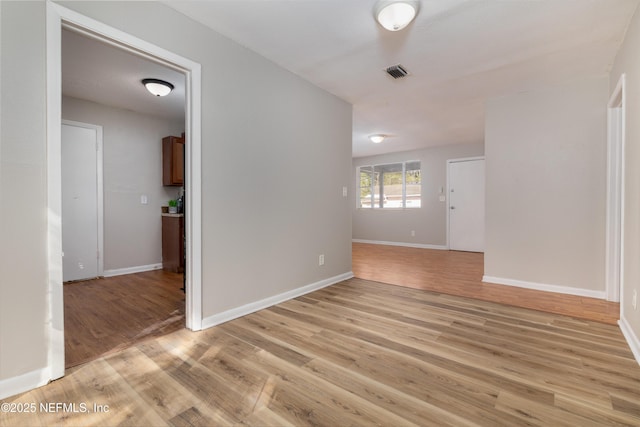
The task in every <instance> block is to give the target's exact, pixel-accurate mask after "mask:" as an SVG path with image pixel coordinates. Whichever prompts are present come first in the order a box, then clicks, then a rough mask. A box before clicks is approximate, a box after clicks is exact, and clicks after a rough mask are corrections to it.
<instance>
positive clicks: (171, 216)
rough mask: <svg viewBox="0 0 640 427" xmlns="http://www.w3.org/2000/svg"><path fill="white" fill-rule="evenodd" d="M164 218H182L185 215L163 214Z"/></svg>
mask: <svg viewBox="0 0 640 427" xmlns="http://www.w3.org/2000/svg"><path fill="white" fill-rule="evenodd" d="M162 216H168V217H170V218H182V217H183V216H184V214H178V213H175V214H172V213H164V212H163V213H162Z"/></svg>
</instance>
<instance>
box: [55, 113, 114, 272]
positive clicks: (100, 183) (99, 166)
mask: <svg viewBox="0 0 640 427" xmlns="http://www.w3.org/2000/svg"><path fill="white" fill-rule="evenodd" d="M62 124H63V125H67V126H75V127H79V128H84V129H91V130H94V131H95V132H96V144H97V147H96V205H97V206H96V208H97V209H98V224H97V227H98V230H97V232H98V276H99V277H102V276H104V172H103V171H104V169H103V152H104V147H103V145H102V126H100V125H93V124H90V123H82V122H76V121H73V120H64V119H63V120H62ZM60 142H61V143H62V141H60ZM60 160H62V157H60ZM60 188H61V189H62V183H61V185H60ZM60 214H61V215H60V221H62V215H64V212H62V211H61V212H60Z"/></svg>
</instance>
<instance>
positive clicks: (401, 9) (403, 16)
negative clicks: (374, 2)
mask: <svg viewBox="0 0 640 427" xmlns="http://www.w3.org/2000/svg"><path fill="white" fill-rule="evenodd" d="M415 16H416V7H415V6H414V5H413V4H411V3H406V2H403V1H397V2H393V3H389V2H384V3H382V4H381V5H380V9H379V10H378V13H377V14H376V19H377V20H378V23H379V24H380V25H382V26H383V27H384V28H385V29H387V30H389V31H400V30H402V29H403V28H404V27H406V26H407V25H409V23H410V22H411V21H413V18H415Z"/></svg>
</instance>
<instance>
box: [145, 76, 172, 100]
mask: <svg viewBox="0 0 640 427" xmlns="http://www.w3.org/2000/svg"><path fill="white" fill-rule="evenodd" d="M142 84H143V85H144V87H146V88H147V90H148V91H149V92H151V93H152V94H153V95H155V96H167V95H169V93H171V91H172V90H173V85H172V84H171V83H169V82H165V81H164V80H158V79H143V80H142Z"/></svg>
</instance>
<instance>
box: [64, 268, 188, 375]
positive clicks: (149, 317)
mask: <svg viewBox="0 0 640 427" xmlns="http://www.w3.org/2000/svg"><path fill="white" fill-rule="evenodd" d="M182 283H183V282H182V275H181V274H176V273H171V272H168V271H164V270H154V271H147V272H143V273H136V274H127V275H123V276H115V277H109V278H101V279H95V280H86V281H79V282H71V283H66V284H65V285H64V287H63V291H64V316H65V318H64V327H65V334H64V337H65V366H66V367H67V368H70V367H73V366H77V365H79V364H81V363H85V362H88V361H90V360H94V359H96V358H98V357H100V356H103V355H106V354H108V353H110V352H114V351H119V350H122V349H125V348H127V347H130V346H131V345H133V344H135V343H137V342H140V341H143V340H145V339H148V338H150V337H157V336H161V335H165V334H168V333H171V332H174V331H177V330H179V329H183V328H184V325H185V319H184V300H185V294H184V292H183V291H182V289H181V288H182Z"/></svg>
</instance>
